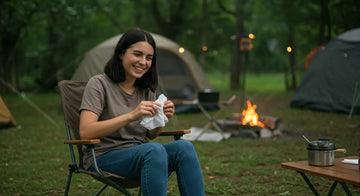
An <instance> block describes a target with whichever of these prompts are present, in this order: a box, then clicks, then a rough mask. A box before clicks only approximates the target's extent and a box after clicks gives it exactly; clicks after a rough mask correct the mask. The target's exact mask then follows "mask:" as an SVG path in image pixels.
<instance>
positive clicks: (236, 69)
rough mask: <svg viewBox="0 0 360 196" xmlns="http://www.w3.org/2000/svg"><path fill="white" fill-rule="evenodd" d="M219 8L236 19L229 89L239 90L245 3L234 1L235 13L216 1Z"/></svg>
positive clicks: (239, 0)
mask: <svg viewBox="0 0 360 196" xmlns="http://www.w3.org/2000/svg"><path fill="white" fill-rule="evenodd" d="M217 3H218V5H219V7H220V8H221V9H222V10H223V11H224V12H226V13H228V14H231V15H233V16H234V17H235V18H236V23H235V36H234V37H233V40H234V43H233V48H232V63H231V69H230V88H231V89H239V88H240V87H241V86H243V85H240V81H241V78H240V76H241V73H242V67H243V63H242V52H241V51H240V45H239V44H240V39H241V36H242V35H243V34H244V12H243V10H242V8H243V7H244V4H245V2H244V1H241V0H234V3H235V11H230V10H228V9H227V8H226V7H225V6H224V5H223V2H222V1H220V0H217Z"/></svg>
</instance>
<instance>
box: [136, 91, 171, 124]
mask: <svg viewBox="0 0 360 196" xmlns="http://www.w3.org/2000/svg"><path fill="white" fill-rule="evenodd" d="M166 100H167V97H166V96H165V95H163V94H161V95H160V96H159V97H158V99H157V100H156V101H155V102H156V103H160V104H161V106H160V107H159V106H156V107H157V108H158V110H157V113H156V115H155V116H149V115H147V116H144V117H143V119H142V121H141V122H140V124H141V125H142V126H143V127H145V128H146V129H148V130H152V129H155V128H157V127H164V126H165V124H166V123H167V122H168V118H167V117H166V116H165V114H164V110H163V108H164V103H165V101H166Z"/></svg>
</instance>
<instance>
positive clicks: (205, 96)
mask: <svg viewBox="0 0 360 196" xmlns="http://www.w3.org/2000/svg"><path fill="white" fill-rule="evenodd" d="M235 99H236V96H235V95H233V96H231V97H230V98H229V99H228V100H227V101H226V102H224V103H221V104H219V93H218V92H212V91H202V92H199V93H198V102H197V106H198V107H199V109H200V110H201V112H202V113H203V114H204V115H205V117H206V118H207V120H208V122H207V123H206V124H205V125H204V127H203V128H202V130H201V132H200V134H199V135H198V136H197V137H196V138H195V140H197V139H199V138H200V136H201V135H203V134H204V133H205V131H206V130H207V129H208V128H210V127H211V126H213V127H214V128H215V130H214V131H217V132H219V133H220V134H221V136H222V138H223V139H225V138H226V137H225V135H224V131H223V130H222V129H221V128H220V126H219V125H218V122H217V119H216V118H217V117H218V116H219V115H220V114H221V113H222V112H223V110H224V109H225V108H226V107H227V106H229V105H231V104H232V103H233V102H234V101H235ZM214 105H216V106H218V107H219V110H218V111H217V112H216V113H215V114H214V115H213V116H211V115H210V114H209V112H208V110H207V109H206V107H208V106H214Z"/></svg>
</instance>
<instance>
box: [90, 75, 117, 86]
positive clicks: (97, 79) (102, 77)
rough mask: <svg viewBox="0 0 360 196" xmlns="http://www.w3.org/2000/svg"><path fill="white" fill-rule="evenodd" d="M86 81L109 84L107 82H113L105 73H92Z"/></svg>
mask: <svg viewBox="0 0 360 196" xmlns="http://www.w3.org/2000/svg"><path fill="white" fill-rule="evenodd" d="M88 83H90V84H103V85H104V84H109V83H113V82H112V81H111V80H110V78H109V77H108V76H107V75H106V74H98V75H94V76H92V77H91V78H90V79H89V81H88Z"/></svg>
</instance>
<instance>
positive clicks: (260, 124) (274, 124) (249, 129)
mask: <svg viewBox="0 0 360 196" xmlns="http://www.w3.org/2000/svg"><path fill="white" fill-rule="evenodd" d="M246 105H247V108H246V109H244V110H243V111H242V112H241V113H233V114H232V116H231V117H230V118H228V119H225V120H222V121H220V125H221V127H222V129H223V130H226V131H228V132H231V133H232V135H235V136H237V135H244V133H245V134H247V135H250V136H249V137H252V138H259V137H260V138H265V137H273V136H278V135H281V132H282V128H283V127H282V125H281V122H280V119H279V118H277V117H272V116H264V115H259V114H258V113H257V112H256V111H255V110H256V108H257V106H256V105H255V104H251V102H250V101H249V100H248V101H247V102H246Z"/></svg>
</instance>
